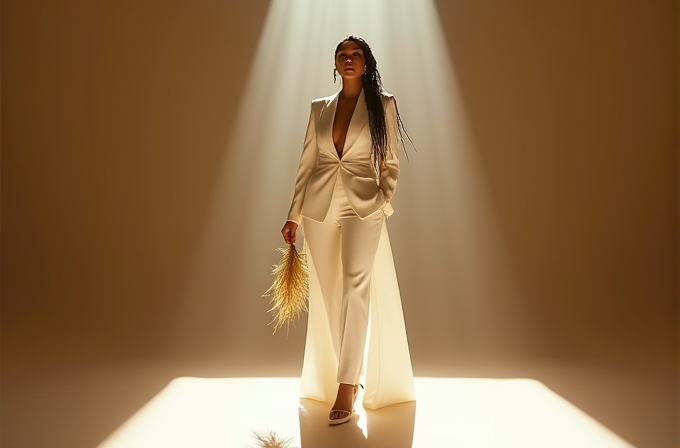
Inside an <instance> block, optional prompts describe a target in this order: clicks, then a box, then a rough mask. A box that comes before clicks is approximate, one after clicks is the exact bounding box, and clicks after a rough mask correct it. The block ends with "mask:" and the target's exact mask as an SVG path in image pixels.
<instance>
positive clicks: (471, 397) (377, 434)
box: [98, 378, 632, 448]
mask: <svg viewBox="0 0 680 448" xmlns="http://www.w3.org/2000/svg"><path fill="white" fill-rule="evenodd" d="M298 385H299V379H297V378H217V379H215V378H213V379H204V378H177V379H175V380H173V381H171V382H170V383H169V384H168V385H167V387H166V388H165V389H164V390H162V391H161V392H160V393H159V394H158V395H157V396H156V397H154V398H153V399H152V400H150V401H149V402H148V403H147V404H146V405H145V406H143V407H142V408H141V409H140V410H139V411H138V412H137V413H136V414H135V415H133V416H131V417H130V419H129V420H128V421H127V422H125V423H124V424H123V425H122V426H121V427H120V428H118V429H117V430H116V431H115V432H114V433H113V434H111V436H110V437H108V438H107V439H106V440H105V441H104V442H102V443H101V444H100V445H99V447H98V448H188V447H191V448H246V447H257V446H258V445H257V443H256V441H255V439H253V437H252V436H253V433H254V432H255V431H259V432H266V431H274V432H276V434H277V435H278V436H280V437H282V438H288V439H291V445H290V446H291V447H299V448H334V447H343V448H348V447H390V448H408V447H417V448H431V447H437V448H440V447H456V448H500V447H503V448H510V447H517V448H623V447H631V446H632V445H630V444H628V443H627V442H626V441H624V440H622V439H621V438H620V437H618V436H617V435H616V434H614V433H612V432H611V431H609V430H608V429H607V428H605V427H604V426H602V425H601V424H599V423H598V422H597V421H595V420H594V419H592V418H591V417H589V416H588V415H587V414H585V413H583V412H582V411H580V410H579V409H578V408H576V407H575V406H573V405H571V404H570V403H569V402H567V401H566V400H564V399H563V398H561V397H560V396H559V395H557V394H555V393H554V392H552V391H551V390H550V389H548V388H547V387H545V386H544V385H543V384H542V383H540V382H538V381H535V380H529V379H465V378H462V379H461V378H455V379H449V378H416V393H417V397H418V400H417V402H412V403H403V404H399V405H395V406H389V407H387V408H383V409H380V410H378V411H365V410H364V409H363V408H361V406H358V407H357V416H356V417H355V418H354V419H353V420H352V421H351V422H349V423H347V424H344V425H340V426H336V427H330V426H329V425H328V423H327V415H328V410H329V408H330V406H329V405H328V404H324V403H319V402H315V401H312V400H300V399H298ZM360 401H361V395H359V399H358V403H360Z"/></svg>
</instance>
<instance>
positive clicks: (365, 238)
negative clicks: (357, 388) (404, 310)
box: [303, 176, 385, 384]
mask: <svg viewBox="0 0 680 448" xmlns="http://www.w3.org/2000/svg"><path fill="white" fill-rule="evenodd" d="M384 219H385V215H384V213H383V211H382V210H377V211H376V212H375V213H372V214H371V215H369V216H367V217H366V218H364V219H361V218H359V217H358V216H357V215H356V213H355V212H354V210H353V209H352V207H351V206H350V204H349V202H348V201H347V196H346V194H345V190H344V188H343V185H342V181H341V180H340V176H338V177H337V179H336V182H335V189H334V191H333V199H332V201H331V205H330V209H329V210H328V214H327V215H326V219H325V220H324V221H323V222H321V223H320V222H318V221H313V220H311V219H308V218H305V217H304V216H303V228H304V232H305V239H306V242H307V245H308V249H309V251H310V252H311V255H312V258H313V259H314V267H315V268H316V273H317V277H318V279H319V285H320V288H321V293H322V295H323V300H324V305H325V308H326V314H327V317H328V323H329V328H330V330H331V338H332V340H333V346H334V348H335V354H336V356H337V358H338V374H337V381H338V383H346V384H358V383H359V375H360V374H361V369H362V363H363V359H364V349H365V346H366V332H367V329H368V313H369V287H370V282H371V274H372V271H373V262H374V260H375V254H376V250H377V248H378V242H379V241H380V232H381V230H382V225H383V220H384Z"/></svg>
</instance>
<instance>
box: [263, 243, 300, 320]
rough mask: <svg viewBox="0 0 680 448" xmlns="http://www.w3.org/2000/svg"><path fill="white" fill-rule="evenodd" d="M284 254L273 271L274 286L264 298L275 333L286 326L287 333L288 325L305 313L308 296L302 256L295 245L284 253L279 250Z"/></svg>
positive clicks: (289, 246)
mask: <svg viewBox="0 0 680 448" xmlns="http://www.w3.org/2000/svg"><path fill="white" fill-rule="evenodd" d="M277 250H278V251H279V252H281V253H282V254H283V256H282V257H281V261H280V262H279V264H278V265H275V266H273V267H272V275H274V283H273V284H272V286H271V287H270V288H269V289H268V290H267V292H265V293H264V294H263V296H270V297H271V299H270V301H269V304H270V305H271V308H270V309H269V312H271V313H273V315H274V318H273V320H272V321H271V322H270V325H274V333H276V330H278V329H279V328H281V327H283V326H284V325H285V326H286V332H287V331H288V328H289V327H290V324H291V323H293V325H295V322H297V320H298V319H299V318H300V314H302V313H303V312H306V311H307V296H308V295H309V269H308V268H307V260H306V258H305V254H300V253H298V251H297V249H295V245H294V244H290V245H288V248H287V249H282V248H278V249H277Z"/></svg>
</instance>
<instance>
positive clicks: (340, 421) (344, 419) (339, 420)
mask: <svg viewBox="0 0 680 448" xmlns="http://www.w3.org/2000/svg"><path fill="white" fill-rule="evenodd" d="M357 395H359V386H354V400H352V410H351V411H347V410H345V409H331V412H330V413H329V414H328V423H329V424H330V425H341V424H343V423H347V422H348V421H350V420H351V419H352V416H353V415H354V402H355V401H356V399H357ZM334 412H343V413H346V414H347V415H346V416H345V417H341V418H331V416H332V415H333V413H334Z"/></svg>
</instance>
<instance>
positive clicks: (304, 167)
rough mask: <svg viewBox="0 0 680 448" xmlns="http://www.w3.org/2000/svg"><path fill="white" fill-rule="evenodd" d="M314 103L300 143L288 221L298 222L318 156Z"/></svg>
mask: <svg viewBox="0 0 680 448" xmlns="http://www.w3.org/2000/svg"><path fill="white" fill-rule="evenodd" d="M314 109H315V103H314V102H313V103H312V107H311V111H310V113H309V123H308V124H307V134H306V135H305V141H304V144H303V145H302V155H301V156H300V164H299V166H298V170H297V176H296V177H295V192H294V194H293V201H292V203H291V205H290V210H289V211H288V221H293V222H295V223H297V224H300V221H301V219H302V215H301V213H302V204H303V202H304V200H305V193H306V192H307V182H308V181H309V178H310V176H311V175H312V172H313V170H314V167H315V166H316V162H317V159H318V156H319V150H318V147H317V144H316V114H315V113H314Z"/></svg>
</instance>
